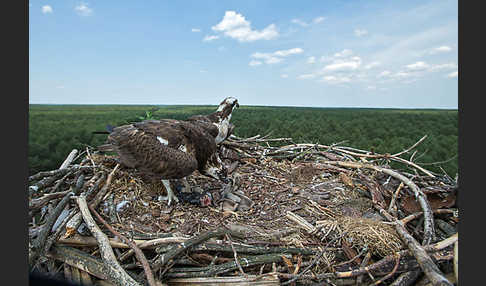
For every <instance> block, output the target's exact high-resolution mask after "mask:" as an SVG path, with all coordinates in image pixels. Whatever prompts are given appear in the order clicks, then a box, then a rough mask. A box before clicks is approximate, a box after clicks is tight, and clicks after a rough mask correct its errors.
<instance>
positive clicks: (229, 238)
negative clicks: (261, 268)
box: [226, 234, 247, 277]
mask: <svg viewBox="0 0 486 286" xmlns="http://www.w3.org/2000/svg"><path fill="white" fill-rule="evenodd" d="M226 239H227V240H228V241H229V243H230V245H231V249H232V250H233V255H234V258H235V263H236V265H237V266H238V269H239V270H240V273H241V274H242V275H243V276H245V277H247V275H246V274H245V271H243V268H241V265H240V263H239V262H238V255H237V253H236V250H235V247H234V246H233V241H231V236H230V235H229V234H226Z"/></svg>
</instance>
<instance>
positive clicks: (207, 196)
mask: <svg viewBox="0 0 486 286" xmlns="http://www.w3.org/2000/svg"><path fill="white" fill-rule="evenodd" d="M199 203H200V204H201V206H202V207H207V206H210V205H211V204H212V203H213V195H211V193H210V192H206V193H204V194H202V195H201V198H200V199H199Z"/></svg>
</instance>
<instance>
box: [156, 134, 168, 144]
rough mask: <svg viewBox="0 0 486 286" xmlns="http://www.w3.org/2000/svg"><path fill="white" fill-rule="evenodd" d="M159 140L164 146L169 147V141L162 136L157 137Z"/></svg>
mask: <svg viewBox="0 0 486 286" xmlns="http://www.w3.org/2000/svg"><path fill="white" fill-rule="evenodd" d="M157 140H159V142H160V143H162V144H164V145H169V141H168V140H166V139H164V138H162V137H160V136H157Z"/></svg>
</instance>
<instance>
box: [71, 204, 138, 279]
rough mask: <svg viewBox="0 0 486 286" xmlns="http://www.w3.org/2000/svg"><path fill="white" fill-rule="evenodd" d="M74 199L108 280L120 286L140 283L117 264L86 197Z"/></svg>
mask: <svg viewBox="0 0 486 286" xmlns="http://www.w3.org/2000/svg"><path fill="white" fill-rule="evenodd" d="M76 201H77V203H78V206H79V210H80V211H81V214H82V216H83V219H84V221H85V222H86V224H87V225H88V228H89V230H90V231H91V233H92V234H93V236H94V237H95V238H96V240H97V241H98V244H99V247H100V253H101V258H102V259H103V263H104V264H105V265H106V266H107V269H108V280H109V281H110V282H112V283H114V284H116V285H120V286H122V285H140V284H139V283H137V282H136V281H135V280H133V278H132V277H130V275H128V274H127V273H126V272H125V270H124V269H123V268H122V267H121V266H120V264H118V261H117V260H116V257H115V254H114V253H113V249H112V248H111V246H110V243H109V240H108V237H107V236H106V234H104V233H103V232H102V231H101V230H100V229H99V227H98V226H97V225H96V223H95V221H94V219H93V217H92V216H91V214H90V212H89V209H88V204H87V202H86V198H85V197H84V196H80V197H78V198H77V200H76Z"/></svg>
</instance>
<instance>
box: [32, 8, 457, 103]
mask: <svg viewBox="0 0 486 286" xmlns="http://www.w3.org/2000/svg"><path fill="white" fill-rule="evenodd" d="M457 6H458V3H457V0H456V1H449V0H440V1H436V0H434V1H423V0H422V1H416V0H407V1H385V0H380V1H378V0H377V1H370V0H368V1H352V0H346V1H344V0H340V1H337V0H336V1H333V0H330V1H261V0H260V1H253V0H246V1H183V0H181V1H162V0H153V1H151V0H146V1H100V0H97V1H89V2H81V1H72V0H62V1H61V0H46V1H40V0H30V2H29V102H30V103H46V104H217V103H219V102H220V101H221V100H222V99H223V98H225V97H227V96H233V97H236V98H238V100H239V102H240V103H241V104H243V105H277V106H315V107H396V108H457V104H458V98H457V97H458V10H457Z"/></svg>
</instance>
